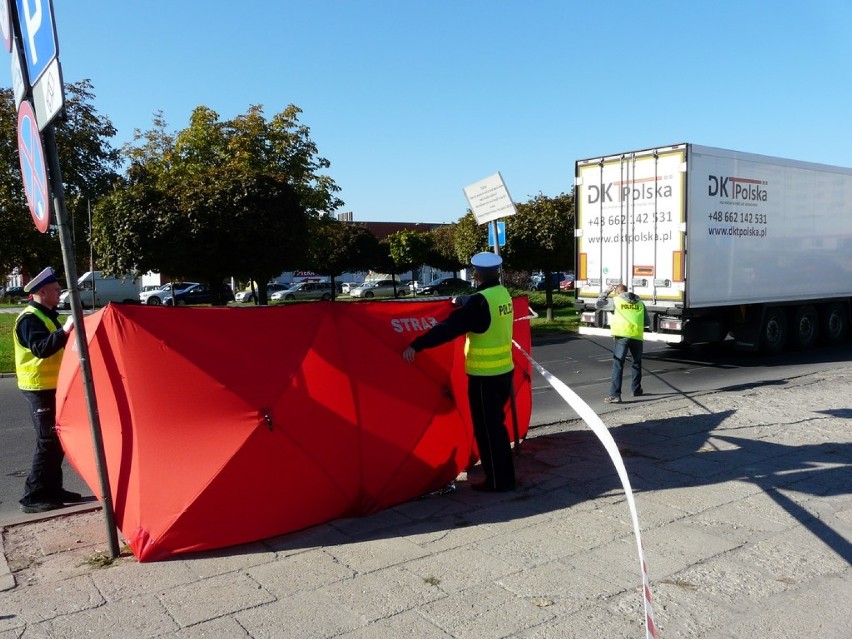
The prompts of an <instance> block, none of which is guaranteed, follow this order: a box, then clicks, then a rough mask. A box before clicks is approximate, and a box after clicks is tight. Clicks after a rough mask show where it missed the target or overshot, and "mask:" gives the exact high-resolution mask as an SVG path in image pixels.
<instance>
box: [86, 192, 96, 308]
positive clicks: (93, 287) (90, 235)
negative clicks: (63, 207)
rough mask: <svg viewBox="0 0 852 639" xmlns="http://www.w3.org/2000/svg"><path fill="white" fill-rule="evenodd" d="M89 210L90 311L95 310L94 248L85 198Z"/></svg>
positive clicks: (90, 208) (90, 212) (90, 216)
mask: <svg viewBox="0 0 852 639" xmlns="http://www.w3.org/2000/svg"><path fill="white" fill-rule="evenodd" d="M86 205H87V206H88V209H89V272H90V273H91V274H92V310H95V247H94V246H92V201H91V200H90V199H89V198H86Z"/></svg>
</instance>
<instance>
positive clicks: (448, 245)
mask: <svg viewBox="0 0 852 639" xmlns="http://www.w3.org/2000/svg"><path fill="white" fill-rule="evenodd" d="M457 226H458V225H457V224H443V225H441V226H436V227H435V228H433V229H432V230H431V231H429V233H430V235H431V236H432V250H431V251H430V253H429V256H428V257H427V259H426V262H425V263H426V264H428V265H429V266H433V267H435V268H437V269H440V270H442V271H452V272H453V273H455V274H456V275H458V272H459V271H460V270H461V269H463V268H464V267H465V262H464V261H462V260H460V259H459V256H458V253H457V252H456V247H455V235H456V228H457Z"/></svg>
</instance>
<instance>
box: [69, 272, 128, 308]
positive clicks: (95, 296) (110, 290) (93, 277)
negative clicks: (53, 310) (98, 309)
mask: <svg viewBox="0 0 852 639" xmlns="http://www.w3.org/2000/svg"><path fill="white" fill-rule="evenodd" d="M77 287H78V288H79V290H80V303H81V304H82V305H83V308H93V306H106V305H107V304H108V303H109V302H125V303H128V304H138V303H139V289H140V281H139V280H138V279H137V280H136V281H134V280H133V275H125V276H123V277H103V276H102V275H101V272H100V271H94V272H93V271H86V272H85V273H83V274H82V275H81V276H80V277H79V279H78V280H77ZM93 302H94V303H93ZM59 307H60V308H70V307H71V292H70V291H65V292H63V293H62V295H60V296H59Z"/></svg>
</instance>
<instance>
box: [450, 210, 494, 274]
mask: <svg viewBox="0 0 852 639" xmlns="http://www.w3.org/2000/svg"><path fill="white" fill-rule="evenodd" d="M453 244H454V246H455V251H456V257H457V258H458V260H459V262H461V263H462V264H465V265H467V264H470V258H471V257H473V256H474V255H476V254H477V253H480V252H481V251H487V250H488V230H487V228H486V227H485V226H484V225H482V224H479V223H478V222H477V221H476V218H475V217H474V216H473V213H472V212H471V211H468V212H467V214H465V216H464V217H463V218H461V219H460V220H459V221H458V224H456V230H455V234H454V235H453Z"/></svg>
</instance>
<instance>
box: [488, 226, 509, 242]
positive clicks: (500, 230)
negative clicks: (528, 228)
mask: <svg viewBox="0 0 852 639" xmlns="http://www.w3.org/2000/svg"><path fill="white" fill-rule="evenodd" d="M495 226H496V227H497V241H496V242H495V241H494V227H495ZM495 244H497V245H498V246H506V223H505V222H503V221H502V220H500V221H498V222H497V224H489V225H488V246H494V245H495Z"/></svg>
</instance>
